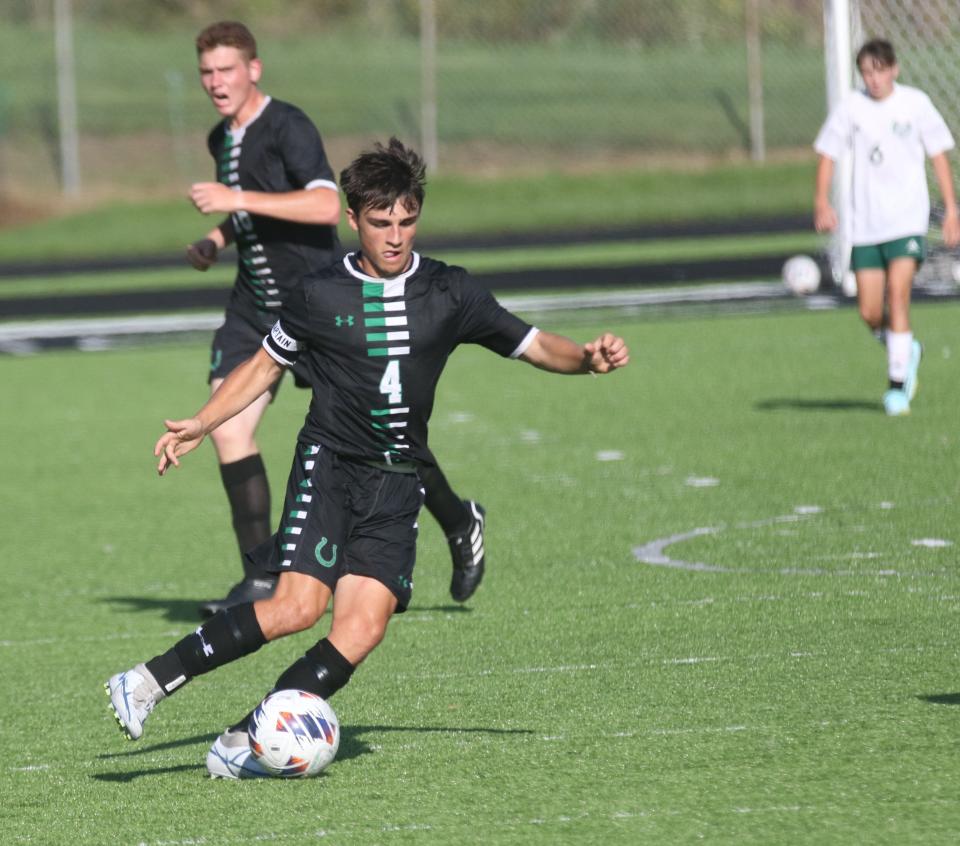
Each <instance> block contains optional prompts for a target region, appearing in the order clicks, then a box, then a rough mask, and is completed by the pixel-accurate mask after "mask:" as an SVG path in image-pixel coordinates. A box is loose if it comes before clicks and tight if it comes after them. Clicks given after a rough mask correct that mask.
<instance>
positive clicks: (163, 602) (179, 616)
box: [102, 596, 207, 623]
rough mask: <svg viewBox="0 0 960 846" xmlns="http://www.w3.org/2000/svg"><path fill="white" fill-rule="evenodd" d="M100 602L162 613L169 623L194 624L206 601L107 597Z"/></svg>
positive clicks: (148, 597)
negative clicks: (201, 606)
mask: <svg viewBox="0 0 960 846" xmlns="http://www.w3.org/2000/svg"><path fill="white" fill-rule="evenodd" d="M102 601H103V602H109V603H112V604H115V605H123V606H126V610H127V611H162V612H163V618H164V619H165V620H168V621H169V622H171V623H196V622H197V621H198V620H199V619H200V605H201V604H202V603H204V602H206V601H207V599H161V598H159V597H151V596H108V597H106V598H105V599H103V600H102Z"/></svg>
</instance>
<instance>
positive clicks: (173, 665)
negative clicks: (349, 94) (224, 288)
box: [107, 139, 629, 778]
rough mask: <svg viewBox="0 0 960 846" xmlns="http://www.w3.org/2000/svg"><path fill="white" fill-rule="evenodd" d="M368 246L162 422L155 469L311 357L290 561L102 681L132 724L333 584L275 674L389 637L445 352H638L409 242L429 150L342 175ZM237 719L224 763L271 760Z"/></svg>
mask: <svg viewBox="0 0 960 846" xmlns="http://www.w3.org/2000/svg"><path fill="white" fill-rule="evenodd" d="M341 184H342V186H343V190H344V192H345V193H346V196H347V203H348V206H349V208H348V211H347V216H348V220H349V222H350V226H351V228H353V229H354V230H356V232H357V233H358V236H359V241H360V250H359V251H358V252H356V253H351V254H349V255H347V256H346V257H345V258H344V259H343V260H342V262H340V263H338V264H335V265H333V266H330V267H328V268H325V269H323V270H319V271H314V272H312V273H310V274H308V275H306V276H305V277H304V278H303V279H302V280H301V282H300V283H299V284H298V285H297V286H296V288H295V289H294V290H293V291H292V292H291V293H290V295H289V296H288V297H287V301H286V303H285V305H284V307H283V309H282V310H281V313H280V316H279V319H278V320H277V322H276V323H275V324H274V326H273V328H272V329H271V331H270V333H269V334H268V335H267V337H266V338H264V340H263V346H262V348H261V349H260V350H259V351H258V352H257V353H256V354H255V355H254V356H253V357H252V358H250V359H249V360H248V361H246V362H244V363H243V364H241V365H240V366H239V367H237V368H236V369H235V370H234V371H233V372H232V373H231V374H230V376H229V377H228V378H227V379H226V381H225V382H224V383H223V386H222V387H221V388H220V390H219V391H218V392H217V393H216V394H214V396H213V397H211V398H210V400H209V401H208V402H207V403H206V405H204V407H203V408H202V409H201V410H200V411H199V412H198V414H197V416H196V417H193V418H191V419H188V420H178V421H167V423H166V425H167V429H168V432H167V433H166V434H165V435H164V436H163V437H161V438H160V440H159V441H158V442H157V445H156V448H155V454H156V455H158V456H160V463H159V470H160V472H161V473H163V472H164V471H166V470H167V469H168V468H169V466H170V464H175V465H179V459H180V457H181V456H183V455H184V454H186V453H187V452H190V451H191V450H193V449H195V448H196V447H197V446H198V445H199V444H200V442H201V441H202V440H203V438H204V436H205V435H206V434H209V433H210V432H212V431H214V430H215V429H216V427H217V426H218V425H220V424H221V423H222V422H223V421H224V420H227V419H229V418H230V417H231V416H233V415H235V414H237V413H239V412H240V411H241V410H242V409H243V408H246V407H247V406H249V404H250V403H251V402H253V401H255V399H256V398H257V397H258V396H260V395H261V394H262V393H263V392H264V390H266V388H267V386H269V385H272V384H273V383H274V382H275V381H276V380H277V379H278V378H279V376H280V374H281V373H282V372H283V368H285V367H291V366H295V365H297V364H298V363H299V362H300V361H302V360H303V359H304V358H307V359H308V360H309V361H310V364H311V368H312V371H313V374H314V376H313V378H314V381H313V401H312V402H311V405H310V411H309V413H308V415H307V419H306V422H305V423H304V426H303V428H302V430H301V431H300V435H299V436H298V443H297V448H296V454H295V456H294V462H293V469H292V471H291V474H290V479H289V482H288V485H287V496H286V501H285V503H284V517H283V520H282V522H281V525H280V528H279V530H278V531H277V533H276V534H275V535H274V536H273V538H271V539H270V540H269V541H268V542H266V543H264V544H262V545H261V546H259V547H258V548H257V549H256V550H254V552H253V553H252V554H251V555H250V557H252V558H254V559H256V560H257V561H258V562H260V563H261V564H262V565H263V566H264V567H265V568H266V569H267V570H269V571H270V572H272V573H277V574H279V581H278V586H277V590H276V593H275V594H274V596H273V597H272V598H270V599H264V600H260V601H258V602H255V603H249V602H248V603H243V604H240V605H236V606H233V607H231V608H228V609H225V610H223V611H220V612H219V613H217V614H216V615H215V616H213V617H212V618H211V619H210V620H208V621H207V622H206V623H204V624H203V626H201V627H200V628H199V629H198V630H197V631H196V632H195V633H193V634H191V635H188V636H187V637H185V638H183V639H182V640H181V641H180V642H179V643H177V644H175V645H174V646H173V647H172V648H171V649H169V650H168V651H167V652H165V653H163V654H161V655H158V656H156V657H155V658H153V659H151V660H150V661H147V662H146V663H145V664H138V665H137V666H136V667H134V668H133V669H132V670H128V671H127V672H124V673H118V674H117V675H115V676H113V677H112V678H111V679H110V680H109V681H108V682H107V690H108V693H109V694H110V696H111V704H112V707H113V709H114V713H115V714H116V716H117V718H118V720H119V721H120V724H121V727H122V728H123V729H124V730H125V731H126V733H127V735H128V736H129V737H131V738H132V739H135V738H137V737H140V735H141V734H142V733H143V723H144V721H145V720H146V718H147V716H149V714H150V712H151V711H152V710H153V707H154V706H155V705H156V703H157V702H158V701H160V700H161V699H163V698H164V697H165V696H167V695H168V694H170V693H173V692H174V691H175V690H177V689H179V688H180V687H181V686H182V685H183V684H184V683H186V682H187V681H189V680H190V679H191V678H193V677H194V676H197V675H200V674H201V673H205V672H208V671H210V670H213V669H215V668H217V667H219V666H222V665H223V664H225V663H227V662H229V661H232V660H234V659H236V658H239V657H242V656H243V655H247V654H249V653H251V652H254V651H256V650H257V649H259V648H260V647H261V646H262V645H263V644H264V643H266V642H267V641H270V640H274V639H276V638H279V637H283V636H285V635H288V634H293V633H294V632H299V631H303V630H305V629H307V628H310V627H311V626H313V625H314V624H315V623H316V622H317V621H318V620H319V619H320V617H321V616H322V614H323V613H324V611H325V610H326V608H327V606H328V605H329V604H330V603H331V600H332V601H333V615H332V622H331V627H330V631H329V634H328V635H327V637H325V638H323V639H322V640H320V641H319V642H318V643H317V644H316V645H315V646H313V647H312V648H311V649H309V650H308V651H307V653H306V654H305V655H304V656H303V657H301V658H300V659H299V660H297V661H296V662H294V664H293V665H291V666H290V667H289V668H288V669H287V670H285V671H284V672H283V673H282V674H281V675H280V677H279V678H278V679H277V682H276V685H275V689H286V688H295V689H301V690H307V691H311V692H314V693H316V694H318V695H319V696H322V697H324V698H329V697H330V696H331V695H333V694H334V693H335V692H336V691H337V690H339V689H340V688H341V687H343V686H344V685H345V684H346V683H347V682H348V681H349V679H350V676H351V675H352V673H353V671H354V669H355V668H356V666H357V665H358V664H359V663H360V662H361V661H363V660H364V658H366V656H367V655H368V654H369V653H370V652H371V651H372V650H373V649H374V648H375V647H376V646H377V644H379V643H380V641H381V640H382V638H383V636H384V634H385V632H386V628H387V624H388V622H389V621H390V618H391V616H392V615H393V614H394V613H401V612H403V611H404V610H406V607H407V604H408V602H409V601H410V595H411V589H412V587H413V568H414V560H415V555H416V538H417V515H418V512H419V510H420V506H421V502H422V490H421V487H420V482H419V478H418V473H419V472H420V469H421V468H422V467H424V466H429V465H430V464H431V463H432V461H433V457H432V456H431V454H430V451H429V449H428V447H427V421H428V419H429V417H430V412H431V409H432V406H433V401H434V394H435V390H436V385H437V381H438V379H439V377H440V373H441V371H442V370H443V367H444V364H445V363H446V360H447V357H448V356H449V354H450V353H451V352H452V351H453V350H454V348H455V347H456V346H457V345H459V344H462V343H474V344H480V345H482V346H484V347H487V348H488V349H490V350H492V351H493V352H496V353H498V354H499V355H501V356H504V357H509V358H520V359H523V360H524V361H526V362H528V363H530V364H533V365H534V366H536V367H539V368H541V369H544V370H549V371H553V372H557V373H568V374H576V373H609V372H611V371H613V370H614V369H616V368H619V367H623V366H625V365H626V364H627V362H628V360H629V359H628V352H627V348H626V345H625V344H624V342H623V339H622V338H618V337H615V336H613V335H611V334H604V335H601V336H600V337H599V338H597V339H596V340H595V341H593V342H592V343H587V344H583V345H581V344H577V343H575V342H573V341H571V340H569V339H568V338H564V337H562V336H560V335H554V334H551V333H549V332H544V331H540V330H538V329H536V328H534V327H532V326H530V325H529V324H527V323H525V322H524V321H523V320H521V319H520V318H519V317H516V316H515V315H513V314H511V313H510V312H508V311H506V310H505V309H504V308H503V307H502V306H500V305H499V303H497V301H496V300H495V299H494V297H493V296H492V295H491V294H490V293H489V291H487V290H486V289H485V288H484V287H483V286H482V285H480V284H479V283H478V282H477V281H476V280H474V279H472V278H471V277H470V275H469V274H468V273H467V272H466V271H465V270H463V269H462V268H458V267H451V266H448V265H446V264H443V263H442V262H439V261H434V260H432V259H429V258H425V257H422V256H419V255H418V254H417V253H415V252H413V240H414V236H415V234H416V229H417V221H418V218H419V215H420V211H421V208H422V205H423V184H424V166H423V162H422V160H421V159H420V157H419V156H417V155H416V153H414V152H413V151H411V150H408V149H407V148H405V147H404V146H403V145H402V144H401V143H400V142H399V141H397V140H396V139H391V141H390V144H389V146H388V147H386V148H384V147H382V146H380V145H377V146H376V148H375V149H374V150H372V151H370V152H367V153H364V154H362V155H361V156H359V157H358V158H357V159H356V160H355V161H354V162H353V163H352V164H351V165H350V166H349V167H348V168H347V169H346V170H344V171H343V173H342V174H341ZM246 722H247V718H244V719H243V720H240V721H239V722H238V723H236V724H235V725H234V726H232V727H231V728H230V729H228V730H227V731H226V732H224V734H223V735H221V736H220V737H219V738H218V739H217V741H216V742H215V743H214V745H213V747H212V748H211V750H210V753H209V754H208V757H207V767H208V770H209V772H210V774H211V775H213V776H220V777H227V778H242V777H248V776H256V775H264V774H265V773H264V771H263V770H262V768H260V766H259V764H257V762H256V760H255V759H253V758H251V755H250V749H249V739H248V736H247V732H246Z"/></svg>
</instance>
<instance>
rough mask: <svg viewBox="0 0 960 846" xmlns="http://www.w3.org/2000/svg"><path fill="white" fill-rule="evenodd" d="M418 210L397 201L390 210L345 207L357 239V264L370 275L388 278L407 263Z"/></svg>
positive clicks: (405, 267)
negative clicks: (358, 210) (358, 211)
mask: <svg viewBox="0 0 960 846" xmlns="http://www.w3.org/2000/svg"><path fill="white" fill-rule="evenodd" d="M419 217H420V210H419V209H417V210H416V211H411V210H410V209H409V208H407V206H406V204H405V203H404V202H403V201H401V200H398V201H397V202H396V203H394V205H393V207H392V208H389V209H364V210H363V211H361V212H360V214H355V213H354V211H353V209H347V220H348V221H349V223H350V228H351V229H353V230H354V231H355V232H356V233H357V235H358V236H359V238H360V266H361V267H362V268H363V272H364V273H367V274H368V275H370V276H379V277H383V278H390V277H393V276H397V275H399V274H401V273H403V271H405V270H406V269H407V267H408V266H409V265H410V254H411V253H412V252H413V239H414V236H415V235H416V234H417V219H418V218H419Z"/></svg>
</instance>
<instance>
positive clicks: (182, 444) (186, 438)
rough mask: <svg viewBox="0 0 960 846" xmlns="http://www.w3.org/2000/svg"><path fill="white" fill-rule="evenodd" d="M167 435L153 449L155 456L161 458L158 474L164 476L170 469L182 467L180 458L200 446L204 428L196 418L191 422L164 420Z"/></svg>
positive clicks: (191, 419)
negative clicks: (171, 466) (171, 467)
mask: <svg viewBox="0 0 960 846" xmlns="http://www.w3.org/2000/svg"><path fill="white" fill-rule="evenodd" d="M163 425H164V426H166V427H167V431H166V434H164V435H162V436H161V437H160V440H158V441H157V445H156V446H155V447H154V448H153V454H154V455H155V456H158V457H159V458H160V463H159V464H158V465H157V472H158V473H159V474H160V475H161V476H162V475H163V474H164V473H166V472H167V470H169V469H170V465H171V464H172V465H173V466H174V467H179V466H180V461H179V458H180V456H181V455H186V454H187V453H188V452H190V451H191V450H194V449H196V448H197V447H198V446H200V442H201V441H202V440H203V438H204V434H205V433H204V431H203V426H202V425H201V423H200V421H199V420H198V419H197V418H196V417H191V418H190V419H189V420H164V421H163Z"/></svg>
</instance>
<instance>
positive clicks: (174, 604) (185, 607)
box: [102, 596, 471, 623]
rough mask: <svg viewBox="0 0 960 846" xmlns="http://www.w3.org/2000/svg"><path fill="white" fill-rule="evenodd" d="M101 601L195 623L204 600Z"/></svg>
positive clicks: (453, 609) (454, 608)
mask: <svg viewBox="0 0 960 846" xmlns="http://www.w3.org/2000/svg"><path fill="white" fill-rule="evenodd" d="M102 601H103V602H109V603H111V604H114V605H121V606H125V610H127V611H162V612H163V619H165V620H167V621H168V622H171V623H195V622H197V621H198V620H200V619H201V618H200V605H201V603H202V602H205V601H206V600H200V599H161V598H158V597H150V596H108V597H106V598H105V599H104V600H102ZM410 610H411V611H419V612H421V613H430V612H439V613H441V614H466V613H469V612H470V610H471V609H470V608H468V607H467V606H465V605H457V604H454V603H452V602H451V603H450V604H449V605H422V606H411V607H410Z"/></svg>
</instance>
